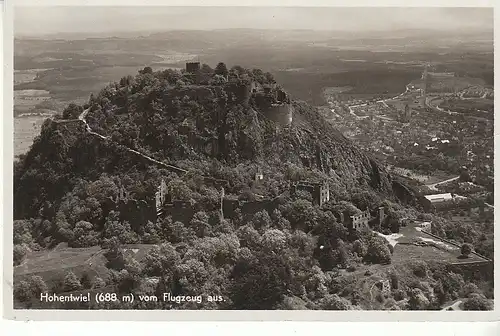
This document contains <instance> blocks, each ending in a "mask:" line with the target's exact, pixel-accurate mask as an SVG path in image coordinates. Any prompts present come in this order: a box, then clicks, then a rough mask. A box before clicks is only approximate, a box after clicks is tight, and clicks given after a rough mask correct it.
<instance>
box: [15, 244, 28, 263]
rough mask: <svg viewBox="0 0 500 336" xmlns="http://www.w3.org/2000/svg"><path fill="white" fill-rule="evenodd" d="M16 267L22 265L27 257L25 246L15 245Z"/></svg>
mask: <svg viewBox="0 0 500 336" xmlns="http://www.w3.org/2000/svg"><path fill="white" fill-rule="evenodd" d="M13 253H14V266H17V265H19V264H21V263H22V261H23V260H24V257H26V253H27V250H26V247H24V246H23V245H15V246H14V252H13Z"/></svg>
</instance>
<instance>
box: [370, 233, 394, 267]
mask: <svg viewBox="0 0 500 336" xmlns="http://www.w3.org/2000/svg"><path fill="white" fill-rule="evenodd" d="M381 239H383V238H381ZM365 260H366V261H369V262H372V263H375V264H390V263H391V251H390V250H389V247H388V246H387V244H385V242H382V241H381V240H380V239H379V238H378V237H373V238H371V239H370V240H369V242H368V249H367V251H366V256H365Z"/></svg>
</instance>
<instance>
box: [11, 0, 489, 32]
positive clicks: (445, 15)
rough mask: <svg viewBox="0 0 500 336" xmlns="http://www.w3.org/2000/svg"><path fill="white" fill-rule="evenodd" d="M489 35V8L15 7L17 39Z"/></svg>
mask: <svg viewBox="0 0 500 336" xmlns="http://www.w3.org/2000/svg"><path fill="white" fill-rule="evenodd" d="M225 28H262V29H314V30H347V31H365V30H389V29H405V28H410V29H413V28H417V29H418V28H424V29H429V28H431V29H439V30H457V29H471V28H479V29H489V30H493V9H491V8H366V7H365V8H352V7H351V8H349V7H344V8H342V7H340V8H339V7H337V8H335V7H333V8H332V7H330V8H307V7H300V8H298V7H295V8H294V7H288V8H284V7H244V8H242V7H90V6H80V7H69V6H68V7H62V6H58V7H15V12H14V30H15V35H16V36H19V35H44V34H52V33H84V32H89V33H101V32H119V31H124V32H125V31H126V32H130V31H150V30H151V31H158V30H179V29H207V30H208V29H225Z"/></svg>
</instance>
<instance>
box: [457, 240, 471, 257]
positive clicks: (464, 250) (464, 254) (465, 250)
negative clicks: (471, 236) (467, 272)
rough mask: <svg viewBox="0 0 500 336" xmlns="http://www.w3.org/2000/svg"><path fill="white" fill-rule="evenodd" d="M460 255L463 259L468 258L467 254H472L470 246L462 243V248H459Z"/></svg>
mask: <svg viewBox="0 0 500 336" xmlns="http://www.w3.org/2000/svg"><path fill="white" fill-rule="evenodd" d="M460 253H462V257H463V258H469V254H471V253H472V246H471V244H468V243H464V244H463V245H462V247H461V248H460Z"/></svg>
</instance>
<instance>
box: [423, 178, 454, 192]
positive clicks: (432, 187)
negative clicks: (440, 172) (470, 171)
mask: <svg viewBox="0 0 500 336" xmlns="http://www.w3.org/2000/svg"><path fill="white" fill-rule="evenodd" d="M459 178H460V176H455V177H452V178H450V179H447V180H444V181H440V182H436V183H433V184H426V187H427V188H429V189H431V190H435V191H439V190H438V189H437V188H436V187H437V186H438V185H440V184H443V183H448V182H451V181H455V180H458V179H459Z"/></svg>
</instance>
